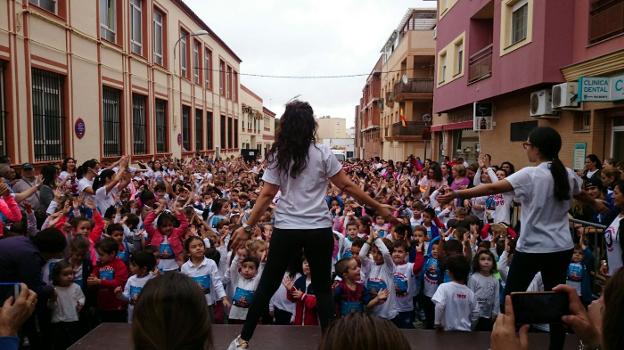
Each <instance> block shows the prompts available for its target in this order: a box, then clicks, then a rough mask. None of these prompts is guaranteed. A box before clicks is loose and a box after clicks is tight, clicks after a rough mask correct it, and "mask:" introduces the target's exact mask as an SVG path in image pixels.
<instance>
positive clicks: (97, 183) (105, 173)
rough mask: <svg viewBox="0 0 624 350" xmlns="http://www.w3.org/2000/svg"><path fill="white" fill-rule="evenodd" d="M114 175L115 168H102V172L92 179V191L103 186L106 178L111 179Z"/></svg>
mask: <svg viewBox="0 0 624 350" xmlns="http://www.w3.org/2000/svg"><path fill="white" fill-rule="evenodd" d="M114 176H115V170H113V169H104V170H102V172H101V173H100V174H99V175H98V176H96V177H95V179H94V180H93V185H92V186H91V187H93V191H97V190H98V188H100V187H102V186H104V185H105V184H106V179H112V178H113V177H114Z"/></svg>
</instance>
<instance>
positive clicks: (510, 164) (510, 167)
mask: <svg viewBox="0 0 624 350" xmlns="http://www.w3.org/2000/svg"><path fill="white" fill-rule="evenodd" d="M490 159H491V157H490ZM505 164H507V165H509V172H508V174H507V176H509V175H511V174H513V173H515V172H516V167H515V166H514V165H513V164H512V163H511V162H507V161H505V162H502V163H501V166H500V167H501V168H502V167H503V165H505Z"/></svg>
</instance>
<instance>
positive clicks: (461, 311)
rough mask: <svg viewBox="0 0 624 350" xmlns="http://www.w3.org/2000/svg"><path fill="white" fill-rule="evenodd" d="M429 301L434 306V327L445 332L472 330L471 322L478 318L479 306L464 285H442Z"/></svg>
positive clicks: (472, 294) (448, 283) (454, 283)
mask: <svg viewBox="0 0 624 350" xmlns="http://www.w3.org/2000/svg"><path fill="white" fill-rule="evenodd" d="M431 300H432V301H433V302H434V303H435V304H436V313H435V314H436V318H435V324H436V325H438V324H439V325H441V326H442V327H444V330H445V331H465V332H470V331H471V330H472V322H473V321H476V319H477V318H478V314H479V305H478V304H477V301H476V300H475V296H474V293H473V292H472V291H471V290H470V288H468V287H467V286H466V285H463V284H459V283H456V282H446V283H442V284H441V285H440V287H438V290H437V291H436V292H435V294H434V295H433V298H431Z"/></svg>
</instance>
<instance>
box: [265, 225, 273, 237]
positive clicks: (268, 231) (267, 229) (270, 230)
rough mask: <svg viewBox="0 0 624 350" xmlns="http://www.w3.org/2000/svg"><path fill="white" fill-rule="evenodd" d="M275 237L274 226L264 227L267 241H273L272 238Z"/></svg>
mask: <svg viewBox="0 0 624 350" xmlns="http://www.w3.org/2000/svg"><path fill="white" fill-rule="evenodd" d="M272 235H273V226H271V225H264V237H265V238H266V240H267V241H270V240H271V236H272Z"/></svg>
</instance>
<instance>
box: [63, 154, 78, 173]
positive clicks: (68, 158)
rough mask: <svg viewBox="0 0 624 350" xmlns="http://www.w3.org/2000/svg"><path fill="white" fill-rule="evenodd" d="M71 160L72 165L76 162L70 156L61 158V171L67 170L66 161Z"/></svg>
mask: <svg viewBox="0 0 624 350" xmlns="http://www.w3.org/2000/svg"><path fill="white" fill-rule="evenodd" d="M70 160H73V161H74V165H75V164H76V160H75V159H74V158H72V157H67V158H65V159H63V164H61V171H67V163H68V162H69V161H70Z"/></svg>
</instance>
